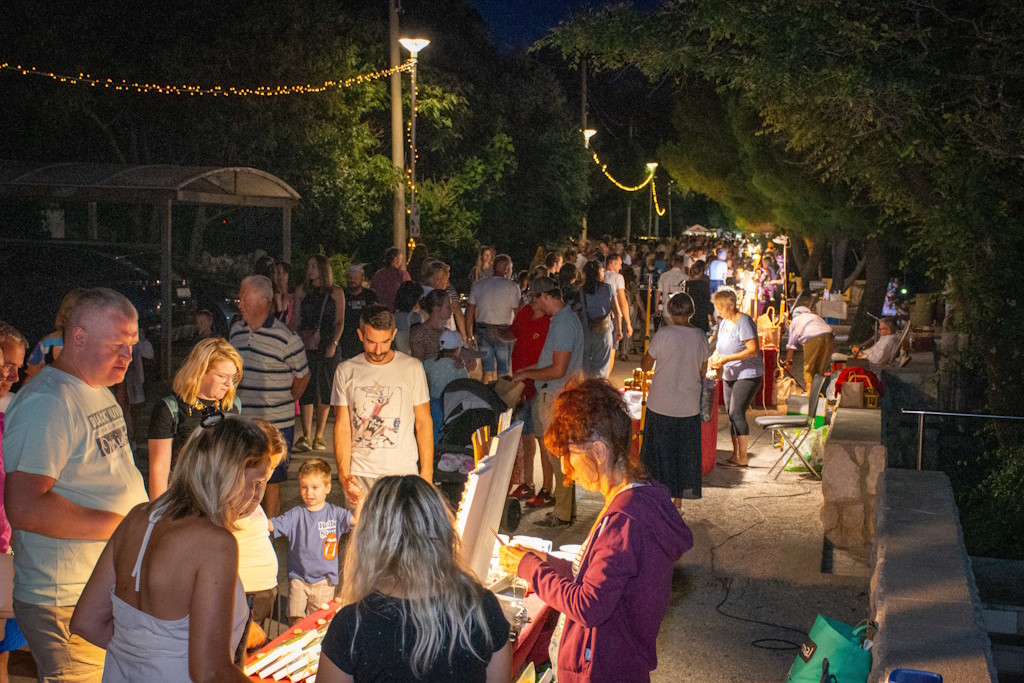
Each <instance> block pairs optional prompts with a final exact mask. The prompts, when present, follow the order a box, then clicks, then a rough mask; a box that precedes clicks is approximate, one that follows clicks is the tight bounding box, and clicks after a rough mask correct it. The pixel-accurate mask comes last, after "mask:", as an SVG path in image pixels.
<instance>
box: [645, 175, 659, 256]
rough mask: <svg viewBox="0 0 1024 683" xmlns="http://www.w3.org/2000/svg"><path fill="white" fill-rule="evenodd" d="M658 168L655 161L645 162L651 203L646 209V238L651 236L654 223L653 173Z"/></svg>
mask: <svg viewBox="0 0 1024 683" xmlns="http://www.w3.org/2000/svg"><path fill="white" fill-rule="evenodd" d="M656 168H658V162H657V161H648V162H647V173H648V174H649V175H650V176H651V201H650V204H649V205H648V207H647V236H648V237H650V236H651V226H652V224H653V223H654V219H653V216H654V171H655V169H656Z"/></svg>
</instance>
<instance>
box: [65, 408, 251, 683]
mask: <svg viewBox="0 0 1024 683" xmlns="http://www.w3.org/2000/svg"><path fill="white" fill-rule="evenodd" d="M218 415H219V417H220V421H219V422H217V423H216V424H213V425H211V426H209V427H205V426H204V428H203V429H199V430H197V431H196V432H195V433H194V434H193V435H192V436H191V437H190V438H189V440H188V441H187V442H186V443H185V445H184V447H183V448H182V449H181V458H180V463H179V465H180V466H179V467H178V468H176V469H175V471H174V475H173V476H172V478H171V484H170V486H169V487H168V489H167V491H166V492H165V493H164V494H163V495H162V496H160V497H159V498H157V499H156V500H155V501H152V502H150V503H143V504H142V505H139V506H137V507H136V508H134V509H133V510H132V511H131V512H129V513H128V515H127V516H126V517H125V518H124V520H123V521H122V522H121V524H119V525H118V527H117V529H116V530H115V531H114V533H113V535H112V536H111V537H110V540H109V541H108V542H107V546H106V548H104V550H103V553H102V554H101V555H100V559H99V561H98V562H97V563H96V568H95V569H94V570H93V573H92V576H91V577H89V581H88V583H86V585H85V590H84V591H83V592H82V597H81V598H79V600H78V605H77V606H76V607H75V613H74V615H73V616H72V617H71V632H72V633H73V634H75V635H78V636H81V637H82V638H85V639H86V640H87V641H89V642H90V643H93V644H94V645H96V646H98V647H101V648H104V649H105V650H106V651H107V653H106V660H105V663H104V672H103V680H104V681H115V682H119V681H168V682H170V681H189V680H192V681H239V682H242V681H246V680H248V679H247V678H246V677H245V676H244V675H243V674H242V671H241V670H240V669H238V668H237V667H236V666H235V665H234V662H233V658H232V655H233V653H234V651H235V648H236V647H237V646H238V643H239V642H240V640H241V638H242V632H243V630H244V629H245V625H246V621H247V619H248V615H249V610H248V607H247V605H246V601H245V593H244V591H243V589H242V583H241V581H240V580H239V578H238V543H237V542H236V540H235V537H234V536H233V535H232V533H231V532H232V531H233V530H234V528H235V524H236V522H237V520H239V519H240V518H244V517H246V516H247V515H249V514H250V513H251V512H252V511H253V510H254V509H255V508H256V506H258V505H259V502H260V499H261V498H262V497H263V490H264V488H265V486H266V483H267V479H268V478H269V476H270V456H269V454H268V448H269V443H268V439H267V434H266V432H265V431H264V430H263V429H261V428H260V427H259V426H258V425H256V424H255V423H253V422H251V421H249V420H245V419H242V418H235V417H231V418H227V419H224V418H223V414H218ZM208 422H212V420H208ZM198 548H201V549H202V551H201V552H196V550H197V549H198Z"/></svg>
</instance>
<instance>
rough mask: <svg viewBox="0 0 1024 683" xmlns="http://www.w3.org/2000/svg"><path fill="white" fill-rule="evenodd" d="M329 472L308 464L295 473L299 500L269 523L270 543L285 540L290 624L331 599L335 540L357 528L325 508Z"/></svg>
mask: <svg viewBox="0 0 1024 683" xmlns="http://www.w3.org/2000/svg"><path fill="white" fill-rule="evenodd" d="M330 492H331V466H330V465H328V464H327V462H326V461H324V460H321V459H319V458H312V459H310V460H307V461H306V462H304V463H302V466H301V467H299V495H300V496H301V498H302V502H303V503H304V505H305V507H293V508H292V509H290V510H288V511H287V512H285V513H284V514H283V515H280V516H278V517H272V518H271V519H270V531H272V532H273V535H274V538H277V537H278V536H287V537H288V578H289V583H288V617H289V619H290V621H291V623H292V624H294V623H296V622H297V621H299V620H300V619H302V618H303V617H306V616H309V615H310V614H312V613H313V612H315V611H317V610H318V609H320V607H321V605H323V604H324V603H326V602H329V601H330V600H332V599H334V593H335V590H336V589H337V587H338V537H339V536H341V534H344V533H347V532H348V531H350V530H351V529H352V527H354V526H355V524H356V518H355V515H353V514H352V513H351V512H349V511H348V510H346V509H345V508H343V507H338V506H337V505H332V504H330V503H328V502H327V494H328V493H330Z"/></svg>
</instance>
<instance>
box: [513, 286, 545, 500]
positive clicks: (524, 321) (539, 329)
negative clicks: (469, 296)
mask: <svg viewBox="0 0 1024 683" xmlns="http://www.w3.org/2000/svg"><path fill="white" fill-rule="evenodd" d="M550 323H551V318H550V317H549V316H547V315H545V314H544V312H543V311H542V310H541V309H540V306H539V305H538V303H537V300H536V298H534V300H533V301H531V302H530V303H528V304H526V305H525V306H523V307H522V308H520V309H519V310H518V311H517V312H516V316H515V318H514V319H513V321H512V325H511V327H510V330H511V332H512V334H513V335H514V336H515V338H516V342H515V344H514V345H513V346H512V357H511V365H512V372H515V371H516V370H519V369H521V368H526V367H529V366H531V365H534V364H535V363H536V362H537V361H538V359H539V358H540V352H541V349H543V348H544V340H545V339H547V336H548V325H549V324H550ZM524 383H525V385H526V386H525V388H524V389H523V399H524V400H525V401H526V404H525V406H523V407H520V409H519V411H518V413H517V415H516V419H521V420H522V421H523V453H524V454H525V455H524V461H525V462H524V463H523V481H522V483H520V484H519V486H517V487H516V488H515V490H514V491H512V493H511V494H510V495H512V496H514V497H516V498H519V499H520V500H526V504H527V505H528V506H530V507H548V506H550V505H554V502H555V499H554V497H553V496H552V495H551V491H552V490H553V489H554V485H555V484H554V481H555V476H554V471H553V470H552V468H551V463H550V462H549V461H548V459H547V458H541V459H540V466H541V473H542V477H543V480H542V481H541V489H540V491H536V492H535V489H534V482H533V458H534V452H535V451H536V450H537V448H536V446H537V438H536V436H534V425H533V420H532V419H531V415H532V410H531V408H532V405H531V401H533V398H534V396H536V395H537V388H536V387H535V386H534V383H533V380H532V379H528V380H525V382H524Z"/></svg>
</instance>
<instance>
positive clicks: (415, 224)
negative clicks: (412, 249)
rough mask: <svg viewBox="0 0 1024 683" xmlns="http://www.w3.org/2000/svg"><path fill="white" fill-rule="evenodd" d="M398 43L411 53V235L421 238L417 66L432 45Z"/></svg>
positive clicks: (421, 40) (425, 42)
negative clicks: (417, 165) (417, 154)
mask: <svg viewBox="0 0 1024 683" xmlns="http://www.w3.org/2000/svg"><path fill="white" fill-rule="evenodd" d="M398 42H399V43H401V44H402V47H404V48H405V49H406V50H408V51H409V55H410V59H411V61H412V70H411V72H410V75H411V80H412V86H411V87H412V104H411V106H410V108H409V112H410V113H409V119H410V122H411V123H410V126H409V147H410V155H409V156H410V159H409V191H410V204H409V234H410V236H412V237H419V236H420V207H419V204H417V203H416V64H417V63H418V59H417V56H418V55H419V53H420V51H421V50H423V48H425V47H426V46H427V45H430V41H429V40H427V39H426V38H402V39H400V40H399V41H398Z"/></svg>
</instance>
